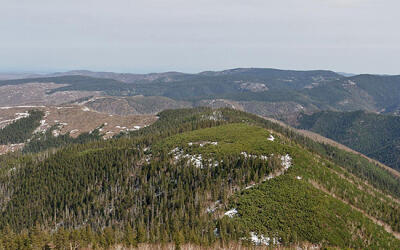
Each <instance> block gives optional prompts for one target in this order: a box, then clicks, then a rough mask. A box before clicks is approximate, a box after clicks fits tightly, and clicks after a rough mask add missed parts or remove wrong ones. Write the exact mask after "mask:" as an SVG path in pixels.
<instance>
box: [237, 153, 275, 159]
mask: <svg viewBox="0 0 400 250" xmlns="http://www.w3.org/2000/svg"><path fill="white" fill-rule="evenodd" d="M240 154H241V155H243V157H244V158H246V159H247V158H253V159H257V158H260V159H261V160H263V161H266V160H268V156H266V155H252V154H249V153H247V152H241V153H240Z"/></svg>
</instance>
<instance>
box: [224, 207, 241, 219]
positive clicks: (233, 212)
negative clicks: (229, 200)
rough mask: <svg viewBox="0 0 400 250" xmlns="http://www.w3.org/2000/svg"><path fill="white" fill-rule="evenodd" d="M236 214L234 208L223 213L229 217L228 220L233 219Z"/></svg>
mask: <svg viewBox="0 0 400 250" xmlns="http://www.w3.org/2000/svg"><path fill="white" fill-rule="evenodd" d="M237 213H238V211H237V210H236V208H233V209H231V210H229V211H227V212H226V213H225V215H226V216H228V217H230V218H233V216H235V215H236V214H237Z"/></svg>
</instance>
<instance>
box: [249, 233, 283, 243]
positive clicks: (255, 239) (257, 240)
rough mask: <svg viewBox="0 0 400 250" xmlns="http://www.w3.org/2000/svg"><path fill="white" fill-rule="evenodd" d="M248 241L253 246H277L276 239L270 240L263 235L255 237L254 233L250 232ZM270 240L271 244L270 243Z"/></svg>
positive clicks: (277, 241)
mask: <svg viewBox="0 0 400 250" xmlns="http://www.w3.org/2000/svg"><path fill="white" fill-rule="evenodd" d="M250 240H251V242H253V244H254V245H265V246H269V245H270V244H271V243H272V245H278V244H279V240H278V239H277V238H272V239H271V238H270V237H265V236H264V235H262V234H261V235H257V234H256V233H255V232H250ZM271 240H272V242H271Z"/></svg>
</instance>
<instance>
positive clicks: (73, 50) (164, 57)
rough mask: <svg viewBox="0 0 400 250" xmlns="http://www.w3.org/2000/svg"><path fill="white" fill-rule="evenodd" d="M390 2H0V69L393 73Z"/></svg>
mask: <svg viewBox="0 0 400 250" xmlns="http://www.w3.org/2000/svg"><path fill="white" fill-rule="evenodd" d="M398 9H400V2H399V1H395V0H386V1H379V0H325V1H319V0H303V1H300V0H288V1H284V2H283V1H279V2H278V1H265V0H263V1H262V0H236V1H228V0H221V1H211V0H200V1H196V2H191V1H183V0H169V1H162V0H147V1H128V0H116V1H105V0H97V1H93V0H87V1H77V0H71V1H61V0H36V1H28V0H22V1H13V0H3V1H2V7H1V9H0V28H1V30H2V39H1V42H0V58H2V60H0V72H11V73H15V72H30V73H32V72H41V73H50V72H62V71H69V70H81V69H84V70H91V71H108V72H127V73H150V72H166V71H179V72H187V73H196V72H201V71H205V70H224V69H231V68H249V67H255V68H278V69H294V70H316V69H324V70H332V71H336V72H350V73H370V74H400V70H399V69H398V66H397V64H396V63H394V62H396V61H397V59H398V58H400V45H399V44H400V33H399V32H395V31H396V30H397V24H398V23H400V16H399V15H398V13H397V12H398Z"/></svg>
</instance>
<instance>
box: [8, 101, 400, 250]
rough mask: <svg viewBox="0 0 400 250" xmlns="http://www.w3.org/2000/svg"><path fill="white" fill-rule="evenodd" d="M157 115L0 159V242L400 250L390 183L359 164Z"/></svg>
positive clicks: (234, 126)
mask: <svg viewBox="0 0 400 250" xmlns="http://www.w3.org/2000/svg"><path fill="white" fill-rule="evenodd" d="M159 117H160V118H159V120H157V121H156V122H155V123H154V124H153V125H151V126H149V127H146V128H143V129H140V130H138V131H134V132H131V133H130V134H129V135H126V136H121V137H119V138H115V139H111V140H107V141H103V140H98V141H94V142H90V143H86V144H81V145H71V146H67V147H65V148H63V150H59V151H57V152H56V153H54V154H51V155H43V154H40V153H39V154H36V155H25V156H24V157H22V158H21V157H13V156H12V155H7V156H2V157H0V166H1V170H2V171H0V173H1V174H0V180H1V181H0V183H1V184H0V211H1V216H0V229H1V230H2V232H3V234H0V235H10V236H7V237H1V240H0V244H2V246H5V248H6V249H14V248H17V247H18V246H21V244H22V246H23V245H24V244H28V245H30V246H44V245H46V244H47V245H54V246H56V247H59V248H62V247H65V246H70V245H71V244H73V245H79V246H80V247H86V246H90V247H94V246H101V247H110V246H112V245H114V244H118V243H122V244H125V245H136V244H137V243H142V242H146V243H162V242H175V244H176V245H180V244H183V243H185V242H186V243H193V244H197V245H199V244H200V245H203V246H213V245H214V244H215V243H216V242H226V243H232V242H240V243H238V244H244V245H246V244H249V245H253V244H260V245H275V246H276V245H282V246H299V245H303V244H315V245H317V246H336V247H339V248H345V247H351V248H371V249H374V248H385V249H398V248H399V247H400V240H399V239H400V236H399V232H400V221H399V218H400V201H399V199H400V195H399V194H400V182H399V179H397V178H396V177H395V176H394V175H392V174H391V173H390V172H388V171H386V170H385V169H383V168H381V167H379V166H377V165H375V164H374V163H371V162H370V161H368V160H367V159H365V158H362V157H361V156H359V155H355V154H352V153H349V152H345V151H342V150H340V149H338V148H335V147H332V146H330V145H325V144H321V143H317V142H314V141H312V140H310V139H308V138H306V137H303V136H301V135H299V134H297V133H295V132H294V131H293V130H289V129H286V128H284V127H282V126H280V125H278V124H276V123H272V122H270V121H267V120H264V119H261V118H259V117H257V116H254V115H250V114H247V113H244V112H239V111H234V110H231V109H219V110H211V109H206V108H197V109H183V110H174V111H164V112H162V113H160V114H159ZM4 163H6V164H4ZM26 229H28V230H29V231H28V232H27V231H26ZM54 229H57V230H56V231H53V230H54ZM15 232H16V233H17V234H16V235H15Z"/></svg>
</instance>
